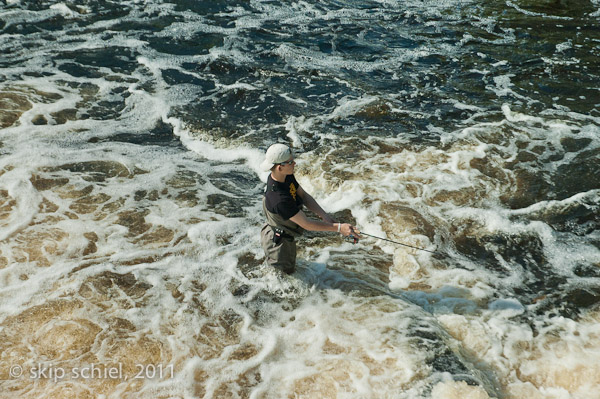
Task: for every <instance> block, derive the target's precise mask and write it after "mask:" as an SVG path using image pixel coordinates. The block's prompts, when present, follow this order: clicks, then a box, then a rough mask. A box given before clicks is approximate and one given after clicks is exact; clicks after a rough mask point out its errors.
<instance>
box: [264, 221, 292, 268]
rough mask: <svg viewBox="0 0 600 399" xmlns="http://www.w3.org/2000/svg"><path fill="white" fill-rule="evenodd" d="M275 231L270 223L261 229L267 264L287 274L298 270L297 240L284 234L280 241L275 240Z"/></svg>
mask: <svg viewBox="0 0 600 399" xmlns="http://www.w3.org/2000/svg"><path fill="white" fill-rule="evenodd" d="M274 235H275V233H274V232H273V229H272V228H271V226H269V225H268V224H265V225H264V226H263V228H262V230H261V231H260V242H261V244H262V247H263V249H264V250H265V256H266V257H267V264H269V265H271V266H273V267H276V268H277V269H279V270H281V271H282V272H285V273H287V274H292V273H294V271H296V241H295V240H294V237H291V236H288V235H284V236H282V237H281V238H280V239H279V242H275V241H273V236H274Z"/></svg>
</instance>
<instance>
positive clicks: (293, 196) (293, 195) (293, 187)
mask: <svg viewBox="0 0 600 399" xmlns="http://www.w3.org/2000/svg"><path fill="white" fill-rule="evenodd" d="M290 194H292V198H294V201H296V186H294V183H290Z"/></svg>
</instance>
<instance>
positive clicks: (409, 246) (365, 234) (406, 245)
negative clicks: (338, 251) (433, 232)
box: [351, 231, 440, 254]
mask: <svg viewBox="0 0 600 399" xmlns="http://www.w3.org/2000/svg"><path fill="white" fill-rule="evenodd" d="M360 234H362V235H364V236H368V237H372V238H377V239H378V240H383V241H387V242H391V243H394V244H398V245H402V246H405V247H408V248H412V249H418V250H419V251H425V252H429V253H432V254H440V253H439V252H436V251H430V250H428V249H425V248H420V247H414V246H412V245H408V244H404V243H402V242H398V241H394V240H389V239H387V238H383V237H377V236H374V235H372V234H368V233H364V232H362V231H361V232H360ZM351 237H352V238H353V239H354V243H355V244H356V243H357V242H358V240H357V239H356V238H355V237H354V236H351Z"/></svg>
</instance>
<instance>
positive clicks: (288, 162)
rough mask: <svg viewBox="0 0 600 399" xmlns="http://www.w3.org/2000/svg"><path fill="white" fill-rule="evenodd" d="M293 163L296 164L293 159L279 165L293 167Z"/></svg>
mask: <svg viewBox="0 0 600 399" xmlns="http://www.w3.org/2000/svg"><path fill="white" fill-rule="evenodd" d="M293 163H296V161H295V160H294V159H292V160H291V161H285V162H279V164H278V165H281V166H285V165H291V164H293Z"/></svg>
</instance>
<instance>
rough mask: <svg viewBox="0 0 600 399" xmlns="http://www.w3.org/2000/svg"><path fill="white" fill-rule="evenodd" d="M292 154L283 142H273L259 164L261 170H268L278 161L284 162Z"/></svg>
mask: <svg viewBox="0 0 600 399" xmlns="http://www.w3.org/2000/svg"><path fill="white" fill-rule="evenodd" d="M291 156H292V150H290V147H288V146H287V145H285V144H279V143H278V144H273V145H272V146H270V147H269V149H268V150H267V153H266V154H265V160H264V161H263V162H262V163H261V164H260V168H261V169H262V170H264V171H265V172H266V171H269V170H271V168H272V167H273V166H275V165H276V164H278V163H281V162H285V161H287V160H288V159H290V157H291Z"/></svg>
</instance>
